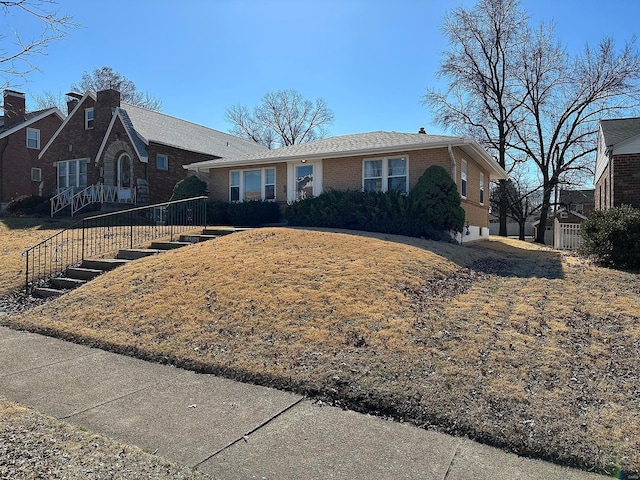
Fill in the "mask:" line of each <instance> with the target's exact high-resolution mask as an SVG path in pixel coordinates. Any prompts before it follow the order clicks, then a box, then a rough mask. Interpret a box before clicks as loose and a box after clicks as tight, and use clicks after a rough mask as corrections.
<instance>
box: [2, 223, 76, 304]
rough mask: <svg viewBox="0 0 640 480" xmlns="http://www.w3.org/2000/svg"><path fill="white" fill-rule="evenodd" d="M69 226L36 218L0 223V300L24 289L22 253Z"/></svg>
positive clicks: (23, 260)
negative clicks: (3, 296)
mask: <svg viewBox="0 0 640 480" xmlns="http://www.w3.org/2000/svg"><path fill="white" fill-rule="evenodd" d="M69 223H70V222H69V221H54V220H49V219H45V220H44V221H43V219H40V218H37V219H34V218H7V219H0V296H1V295H6V294H8V293H11V292H14V291H15V290H18V289H20V288H22V287H24V284H25V273H24V269H25V259H24V257H23V256H22V252H23V251H25V250H26V249H27V248H29V247H31V246H32V245H35V244H37V243H40V242H41V241H43V240H45V239H46V238H48V237H50V236H51V235H54V234H56V233H58V232H59V231H60V230H61V229H62V228H64V227H65V226H67V225H68V224H69Z"/></svg>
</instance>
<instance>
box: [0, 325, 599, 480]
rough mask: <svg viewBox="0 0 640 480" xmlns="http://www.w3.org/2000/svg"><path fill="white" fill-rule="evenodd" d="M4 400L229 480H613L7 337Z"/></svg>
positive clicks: (29, 337)
mask: <svg viewBox="0 0 640 480" xmlns="http://www.w3.org/2000/svg"><path fill="white" fill-rule="evenodd" d="M0 395H2V396H4V397H6V398H7V399H8V400H11V401H14V402H17V403H20V404H22V405H25V406H29V407H33V408H35V409H36V410H38V411H40V412H42V413H45V414H48V415H51V416H54V417H57V418H60V419H63V420H65V421H67V422H69V423H72V424H75V425H78V426H81V427H83V428H86V429H88V430H91V431H94V432H96V433H100V434H102V435H105V436H107V437H111V438H113V439H115V440H118V441H121V442H124V443H128V444H133V445H137V446H138V447H140V448H142V449H144V450H146V451H149V452H155V453H157V454H158V455H160V456H162V457H164V458H166V459H168V460H171V461H174V462H177V463H180V464H183V465H188V466H191V467H195V468H196V469H197V470H199V471H201V472H204V473H207V474H209V475H211V477H213V478H220V479H235V478H238V479H247V478H266V479H300V478H305V479H325V478H334V479H414V478H415V479H417V478H420V479H442V480H444V479H446V480H454V479H479V480H482V479H495V478H518V479H547V478H548V479H557V478H562V479H570V480H571V479H575V480H578V479H583V480H587V479H598V478H606V477H602V476H599V475H594V474H590V473H586V472H581V471H579V470H573V469H568V468H563V467H559V466H556V465H553V464H550V463H546V462H542V461H537V460H530V459H525V458H521V457H518V456H516V455H513V454H509V453H505V452H503V451H501V450H498V449H495V448H491V447H487V446H484V445H481V444H479V443H476V442H473V441H471V440H467V439H463V438H455V437H450V436H448V435H443V434H440V433H436V432H431V431H427V430H422V429H419V428H415V427H412V426H409V425H406V424H400V423H396V422H391V421H386V420H382V419H379V418H376V417H372V416H368V415H362V414H358V413H354V412H350V411H343V410H341V409H338V408H334V407H328V406H319V405H317V404H315V403H313V402H311V401H309V400H306V399H304V398H303V397H301V396H299V395H295V394H292V393H287V392H281V391H278V390H273V389H270V388H265V387H258V386H254V385H247V384H243V383H238V382H234V381H231V380H227V379H224V378H219V377H215V376H212V375H200V374H196V373H193V372H189V371H186V370H181V369H177V368H173V367H170V366H165V365H159V364H154V363H149V362H144V361H142V360H137V359H134V358H129V357H126V356H122V355H116V354H112V353H109V352H105V351H102V350H97V349H93V348H89V347H85V346H81V345H76V344H73V343H68V342H64V341H61V340H57V339H54V338H50V337H45V336H41V335H35V334H31V333H26V332H18V331H14V330H10V329H7V328H3V327H0Z"/></svg>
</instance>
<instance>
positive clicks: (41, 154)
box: [38, 92, 96, 158]
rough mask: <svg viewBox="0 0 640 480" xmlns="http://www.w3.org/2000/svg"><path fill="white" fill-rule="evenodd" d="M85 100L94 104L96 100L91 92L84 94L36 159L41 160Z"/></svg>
mask: <svg viewBox="0 0 640 480" xmlns="http://www.w3.org/2000/svg"><path fill="white" fill-rule="evenodd" d="M87 98H91V99H93V101H94V102H95V100H96V96H95V94H94V93H92V92H87V93H85V94H84V95H83V96H82V98H81V99H80V100H79V101H78V103H77V104H76V106H75V107H74V108H73V110H71V112H70V113H69V115H67V118H65V119H64V122H62V125H60V126H59V127H58V129H57V130H56V131H55V133H54V134H53V135H52V136H51V138H50V139H49V141H48V142H47V144H46V145H45V146H44V147H43V148H42V150H40V154H39V155H38V158H42V156H43V155H44V153H45V152H46V151H47V149H48V148H49V146H51V144H52V143H53V142H54V140H55V139H56V138H57V137H58V135H60V132H62V131H63V130H64V127H66V125H67V123H69V121H70V120H71V118H73V116H74V115H76V113H77V112H78V111H79V110H80V107H81V105H82V104H83V103H84V102H85V101H86V100H87Z"/></svg>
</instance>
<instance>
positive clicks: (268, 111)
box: [225, 90, 333, 148]
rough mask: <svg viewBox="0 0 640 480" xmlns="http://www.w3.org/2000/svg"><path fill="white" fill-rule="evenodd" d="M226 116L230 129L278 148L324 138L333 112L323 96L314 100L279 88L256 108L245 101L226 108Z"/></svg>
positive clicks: (270, 146)
mask: <svg viewBox="0 0 640 480" xmlns="http://www.w3.org/2000/svg"><path fill="white" fill-rule="evenodd" d="M225 120H226V121H227V122H229V123H230V124H231V125H232V126H231V129H230V132H231V133H233V134H235V135H238V136H241V137H243V138H248V139H250V140H253V141H254V142H257V143H260V144H262V145H265V146H266V147H268V148H276V147H283V146H287V145H295V144H298V143H305V142H310V141H312V140H317V139H319V138H323V137H324V136H326V134H327V133H328V132H327V127H328V125H330V124H331V123H333V113H332V112H331V110H330V109H329V107H328V106H327V104H326V102H325V101H324V100H323V99H321V98H318V99H316V101H315V102H312V101H311V100H307V99H305V98H304V97H302V95H301V94H300V93H299V92H297V91H295V90H278V91H276V92H269V93H267V94H265V96H264V97H262V102H261V103H260V104H259V105H257V106H256V107H254V109H253V112H251V111H249V109H248V108H247V107H246V106H244V105H233V106H231V107H229V108H227V109H226V111H225Z"/></svg>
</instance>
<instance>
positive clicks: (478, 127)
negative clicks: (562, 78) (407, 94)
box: [423, 0, 528, 236]
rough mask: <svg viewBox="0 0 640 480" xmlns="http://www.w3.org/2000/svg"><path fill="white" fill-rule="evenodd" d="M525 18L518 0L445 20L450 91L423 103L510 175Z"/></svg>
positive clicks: (493, 1) (444, 69) (502, 198)
mask: <svg viewBox="0 0 640 480" xmlns="http://www.w3.org/2000/svg"><path fill="white" fill-rule="evenodd" d="M527 21H528V17H527V15H526V13H525V12H524V11H523V10H521V9H520V6H519V2H518V1H517V0H480V1H479V2H478V4H477V5H476V6H475V8H473V9H470V10H467V9H465V8H463V7H459V8H456V9H454V10H452V11H451V12H450V13H449V14H447V15H446V17H445V20H444V24H443V26H442V30H443V32H444V34H445V36H446V38H447V40H448V41H449V45H450V50H449V51H448V52H445V54H444V58H443V60H442V62H441V65H440V69H439V71H438V76H439V77H444V78H446V79H447V80H448V81H449V89H448V90H447V91H446V92H444V93H440V92H437V91H434V90H429V91H428V92H427V94H426V95H425V96H424V98H423V103H424V104H426V105H427V106H429V107H431V109H432V110H433V111H434V112H435V119H436V121H437V122H438V123H439V124H440V125H442V126H444V127H447V128H452V129H453V130H454V131H456V132H458V133H459V134H462V135H469V136H471V137H474V138H476V139H478V140H479V141H480V142H481V143H483V144H484V146H485V147H486V148H487V149H488V150H490V151H492V152H494V153H495V155H496V156H497V160H498V163H499V164H500V166H501V167H502V168H504V169H506V170H510V169H511V167H512V166H513V164H514V163H515V159H512V158H510V157H509V149H508V147H509V144H510V143H511V141H512V140H513V128H514V125H515V124H517V123H518V122H519V121H520V119H519V117H518V112H519V108H520V106H521V102H522V92H521V91H520V89H519V88H518V85H517V82H516V79H515V78H514V76H513V71H514V68H515V67H516V64H517V62H518V59H517V56H516V54H517V53H518V54H519V53H520V51H521V45H522V42H523V40H524V39H523V36H522V31H523V30H526V25H527ZM506 188H507V185H506V181H505V180H502V181H500V183H499V190H498V191H499V194H498V197H499V201H498V203H497V210H498V218H499V221H500V231H499V234H500V235H502V236H506V235H507V213H508V199H507V196H506V195H507V190H506Z"/></svg>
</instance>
